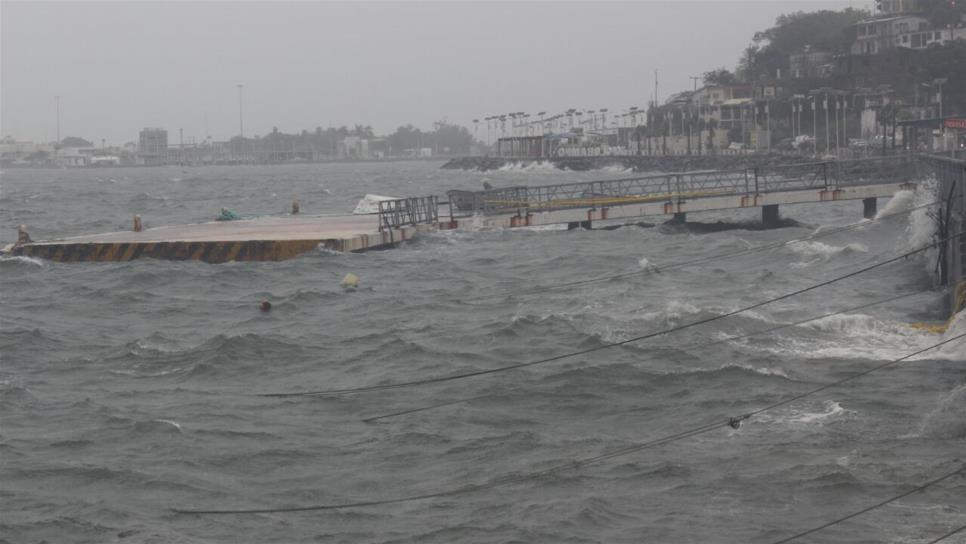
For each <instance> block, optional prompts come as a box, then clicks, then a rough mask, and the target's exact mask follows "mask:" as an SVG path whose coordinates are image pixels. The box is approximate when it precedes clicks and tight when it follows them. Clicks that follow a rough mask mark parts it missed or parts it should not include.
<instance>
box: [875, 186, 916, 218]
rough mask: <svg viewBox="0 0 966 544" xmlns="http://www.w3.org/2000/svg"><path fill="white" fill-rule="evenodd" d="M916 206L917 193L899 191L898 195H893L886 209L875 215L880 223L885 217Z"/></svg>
mask: <svg viewBox="0 0 966 544" xmlns="http://www.w3.org/2000/svg"><path fill="white" fill-rule="evenodd" d="M915 205H916V193H915V192H913V191H899V192H898V193H896V194H894V195H892V198H891V199H889V202H886V205H885V207H883V208H882V209H881V210H879V213H877V214H875V219H876V220H877V221H878V220H880V219H882V218H884V217H889V216H891V215H893V214H897V213H900V212H904V211H907V210H910V209H912V208H913V207H914V206H915Z"/></svg>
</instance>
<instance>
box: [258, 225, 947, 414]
mask: <svg viewBox="0 0 966 544" xmlns="http://www.w3.org/2000/svg"><path fill="white" fill-rule="evenodd" d="M961 234H962V233H959V234H956V235H955V236H951V237H948V238H946V239H945V240H941V241H937V242H933V243H931V244H927V245H925V246H923V247H920V248H917V249H914V250H912V251H907V252H905V253H903V254H901V255H899V256H897V257H893V258H891V259H886V260H885V261H881V262H879V263H876V264H872V265H869V266H866V267H863V268H860V269H858V270H855V271H853V272H850V273H848V274H844V275H841V276H837V277H835V278H832V279H830V280H826V281H823V282H820V283H816V284H813V285H810V286H808V287H805V288H802V289H798V290H795V291H791V292H788V293H785V294H784V295H780V296H777V297H773V298H770V299H767V300H763V301H761V302H756V303H754V304H751V305H748V306H745V307H743V308H739V309H737V310H733V311H730V312H726V313H723V314H719V315H716V316H712V317H707V318H704V319H699V320H697V321H691V322H690V323H685V324H683V325H678V326H676V327H669V328H666V329H662V330H659V331H655V332H651V333H647V334H642V335H640V336H635V337H633V338H628V339H626V340H621V341H619V342H611V343H606V344H602V345H600V346H595V347H592V348H587V349H582V350H579V351H573V352H570V353H563V354H560V355H554V356H552V357H547V358H544V359H537V360H535V361H527V362H523V363H515V364H512V365H505V366H501V367H496V368H489V369H485V370H475V371H471V372H463V373H459V374H451V375H449V376H438V377H435V378H423V379H418V380H409V381H404V382H395V383H387V384H381V385H370V386H363V387H351V388H344V389H327V390H319V391H302V392H293V393H263V394H261V395H260V396H264V397H297V396H325V395H345V394H355V393H367V392H371V391H385V390H387V389H399V388H403V387H414V386H421V385H429V384H437V383H443V382H450V381H454V380H462V379H467V378H475V377H478V376H486V375H489V374H496V373H499V372H506V371H509V370H516V369H519V368H525V367H530V366H536V365H541V364H546V363H551V362H555V361H560V360H563V359H568V358H570V357H576V356H578V355H586V354H588V353H593V352H596V351H601V350H605V349H609V348H613V347H617V346H623V345H626V344H631V343H634V342H640V341H641V340H647V339H650V338H654V337H657V336H661V335H665V334H669V333H673V332H677V331H681V330H684V329H689V328H692V327H696V326H698V325H704V324H706V323H711V322H714V321H719V320H721V319H725V318H728V317H731V316H734V315H738V314H740V313H743V312H747V311H750V310H754V309H757V308H761V307H762V306H765V305H768V304H772V303H775V302H778V301H781V300H785V299H788V298H791V297H794V296H798V295H801V294H803V293H807V292H809V291H813V290H815V289H819V288H821V287H825V286H827V285H831V284H833V283H836V282H840V281H842V280H846V279H848V278H851V277H854V276H857V275H859V274H863V273H865V272H869V271H870V270H875V269H876V268H881V267H883V266H886V265H888V264H892V263H894V262H897V261H901V260H903V259H906V258H908V257H911V256H912V255H915V254H917V253H921V252H923V251H926V250H928V249H930V248H932V247H935V246H936V245H937V244H940V243H945V242H946V241H947V240H950V239H952V238H955V237H958V236H960V235H961Z"/></svg>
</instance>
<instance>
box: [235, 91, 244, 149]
mask: <svg viewBox="0 0 966 544" xmlns="http://www.w3.org/2000/svg"><path fill="white" fill-rule="evenodd" d="M236 87H238V135H239V136H241V137H242V139H244V138H245V117H244V110H243V109H242V89H244V88H245V86H244V85H242V84H241V83H239V84H238V85H236Z"/></svg>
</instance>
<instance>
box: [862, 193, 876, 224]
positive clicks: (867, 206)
mask: <svg viewBox="0 0 966 544" xmlns="http://www.w3.org/2000/svg"><path fill="white" fill-rule="evenodd" d="M878 203H879V199H878V198H875V197H873V198H863V199H862V217H864V218H866V219H873V218H875V214H876V211H877V206H878Z"/></svg>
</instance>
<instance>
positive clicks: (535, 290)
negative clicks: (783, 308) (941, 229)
mask: <svg viewBox="0 0 966 544" xmlns="http://www.w3.org/2000/svg"><path fill="white" fill-rule="evenodd" d="M937 203H939V201H938V200H937V201H934V202H929V203H927V204H922V205H919V206H915V207H913V208H909V209H907V210H902V211H899V212H893V213H890V214H884V215H881V216H877V217H875V218H874V219H872V220H870V221H860V222H858V223H851V224H849V225H843V226H841V227H834V228H831V229H828V230H822V231H819V232H815V233H812V234H810V235H808V236H805V237H802V238H795V239H792V240H785V241H781V242H771V243H767V244H762V245H760V246H755V247H750V248H745V249H739V250H736V251H728V252H724V253H718V254H715V255H708V256H705V257H698V258H696V259H690V260H686V261H679V262H675V263H669V264H666V265H662V266H654V267H652V268H650V269H640V270H633V271H630V272H623V273H621V274H614V275H610V276H598V277H594V278H587V279H583V280H575V281H570V282H564V283H557V284H553V285H546V286H543V287H535V288H531V289H526V290H519V291H514V292H512V293H506V294H495V295H481V296H478V297H470V298H468V299H465V300H466V301H469V302H477V301H482V300H487V299H493V298H494V297H497V296H511V295H512V296H516V295H521V296H522V295H532V294H538V293H545V292H547V291H553V290H556V289H563V288H567V287H577V286H581V285H590V284H595V283H603V282H608V281H614V280H619V279H624V278H631V277H635V276H642V275H646V274H650V273H652V272H666V271H670V270H676V269H678V268H685V267H688V266H694V265H697V264H705V263H709V262H712V261H718V260H721V259H728V258H732V257H741V256H744V255H750V254H753V253H759V252H762V251H769V250H772V249H779V248H782V247H786V246H789V245H794V244H800V243H803V242H810V241H812V240H816V239H818V238H824V237H826V236H832V235H834V234H840V233H843V232H848V231H852V230H856V229H860V228H862V227H865V226H868V225H869V223H870V222H876V221H883V220H885V219H891V218H893V217H898V216H901V215H906V214H910V213H912V212H914V211H916V210H921V209H923V208H928V207H930V206H933V205H935V204H937Z"/></svg>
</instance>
